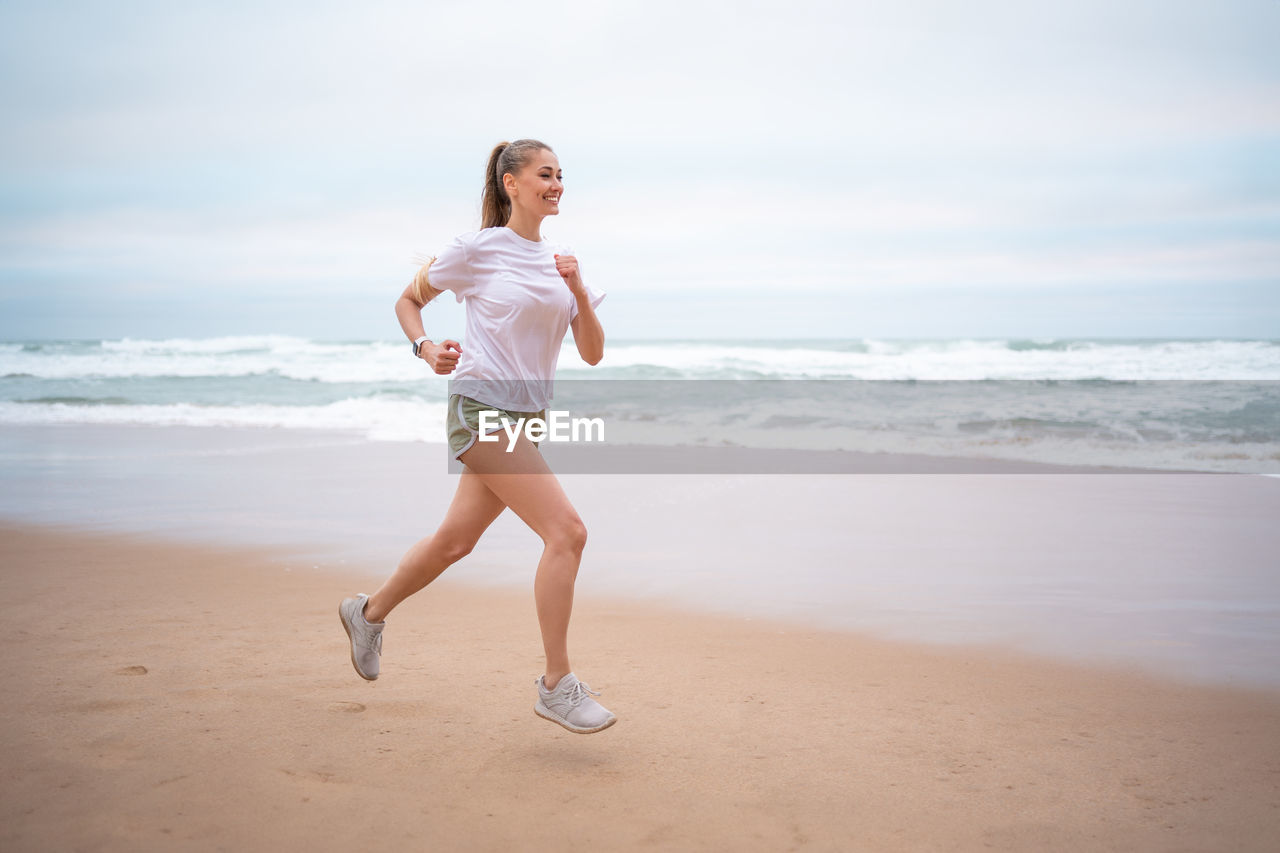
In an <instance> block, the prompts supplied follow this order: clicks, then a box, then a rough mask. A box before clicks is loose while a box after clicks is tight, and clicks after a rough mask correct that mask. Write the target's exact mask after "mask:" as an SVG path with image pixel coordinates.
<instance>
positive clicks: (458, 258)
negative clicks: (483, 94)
mask: <svg viewBox="0 0 1280 853" xmlns="http://www.w3.org/2000/svg"><path fill="white" fill-rule="evenodd" d="M562 179H563V173H562V172H561V170H560V162H559V160H557V158H556V155H555V152H553V151H552V150H551V149H550V148H549V147H548V146H546V145H545V144H543V143H541V142H538V141H537V140H534V139H520V140H517V141H515V142H512V143H509V144H508V143H505V142H504V143H501V144H499V145H498V146H496V147H495V148H494V149H493V152H492V154H491V155H490V157H489V166H488V170H487V172H486V175H485V186H484V193H483V196H482V220H483V221H482V227H481V230H479V231H475V232H471V233H468V234H464V235H462V236H461V237H459V238H457V239H456V240H454V241H453V243H452V244H451V245H450V246H449V247H448V248H446V249H445V250H444V251H443V252H441V253H440V255H439V256H438V257H436V258H435V259H434V260H433V261H432V262H431V263H429V264H428V265H426V266H424V267H423V268H422V269H421V270H419V271H418V274H417V275H416V276H415V277H414V280H413V282H411V283H410V284H409V286H408V287H407V288H405V291H404V293H403V294H401V296H400V299H399V300H398V301H397V302H396V317H397V318H399V320H400V325H401V327H402V328H403V329H404V332H405V334H406V335H407V336H408V337H409V339H410V340H412V341H413V351H414V354H415V355H416V356H418V357H419V358H422V359H423V360H425V361H426V362H427V364H429V365H430V366H431V369H432V370H434V371H435V372H436V373H437V374H440V375H448V374H455V370H456V374H455V376H454V378H455V382H454V383H452V384H453V385H454V388H462V389H464V390H465V392H466V393H465V394H451V396H450V398H449V412H448V416H449V430H448V431H449V446H450V453H451V454H452V455H453V458H455V459H458V460H460V461H461V462H462V463H463V464H464V466H465V467H464V468H463V471H462V474H461V475H460V476H459V478H458V490H457V492H456V493H455V494H454V497H453V502H452V503H451V504H450V506H449V510H448V512H447V513H446V514H445V517H444V521H443V522H442V523H441V525H440V527H439V529H437V530H436V532H435V534H434V535H432V536H429V537H427V538H426V539H423V540H422V541H420V542H418V543H417V544H416V545H414V546H413V547H412V548H410V549H409V551H408V552H407V553H406V554H405V555H404V558H403V559H401V561H400V565H399V567H397V569H396V571H395V573H394V574H392V576H391V577H390V578H389V579H387V581H386V583H384V584H383V585H382V587H381V588H380V589H379V590H378V591H377V592H375V593H374V594H373V595H371V596H365V595H364V594H360V595H357V596H356V597H355V598H349V599H347V600H345V601H343V602H342V605H341V606H340V607H339V609H338V612H339V615H340V616H341V617H342V625H343V627H344V628H345V629H346V631H347V635H348V637H349V638H350V640H351V662H352V664H353V665H354V666H355V669H356V672H357V673H359V674H360V676H361V677H362V678H365V679H367V680H370V681H372V680H373V679H375V678H377V677H378V670H379V656H380V654H381V651H382V629H383V627H384V625H385V622H384V620H385V618H386V616H387V614H388V613H390V612H391V611H392V609H393V608H394V607H395V606H396V605H397V604H399V603H400V602H401V601H404V600H405V599H406V598H408V597H409V596H410V595H413V594H414V593H415V592H417V591H418V590H420V589H422V588H423V587H425V586H426V585H427V584H429V583H431V581H433V580H435V578H436V577H438V576H439V575H440V573H441V572H443V571H444V570H445V569H446V568H448V567H449V566H450V565H451V564H453V563H454V562H456V561H457V560H459V559H461V558H462V557H463V556H465V555H466V554H468V553H469V552H470V551H471V549H472V548H473V547H474V546H475V544H476V542H477V540H479V538H480V536H481V534H483V533H484V531H485V529H486V528H488V526H489V525H490V523H492V522H493V520H494V519H495V518H497V517H498V515H499V514H500V513H501V512H502V511H503V510H504V509H505V508H507V507H510V508H511V509H512V510H513V511H514V512H515V513H516V515H518V516H519V517H520V518H521V520H523V521H524V522H525V523H526V524H528V525H529V527H530V528H531V529H532V530H533V531H534V532H535V533H537V534H538V536H539V537H540V538H541V539H542V542H543V550H542V557H541V559H539V561H538V570H537V575H536V577H535V579H534V599H535V602H536V604H537V611H538V623H539V627H540V628H541V630H542V645H543V650H544V652H545V653H546V672H545V673H544V674H543V675H542V676H541V677H540V678H539V679H538V681H537V686H538V700H537V704H536V705H535V706H534V711H535V712H536V713H537V714H538V715H539V716H541V717H544V718H546V719H548V720H551V721H553V722H556V723H559V724H560V725H562V726H564V727H565V728H566V729H569V730H570V731H573V732H579V733H584V734H585V733H590V732H598V731H601V730H603V729H606V728H608V727H609V726H611V725H613V724H614V722H616V717H615V716H614V715H613V714H612V713H610V712H609V711H608V710H606V709H605V708H603V707H601V705H600V704H599V703H598V702H596V701H595V700H594V699H592V698H591V696H593V695H595V696H598V695H599V694H598V693H594V692H593V691H591V690H590V689H589V688H588V687H587V685H586V684H584V683H582V682H581V681H579V680H578V679H577V677H576V676H575V675H574V674H573V672H572V670H571V667H570V666H569V651H568V645H567V635H568V630H569V614H570V612H571V610H572V608H573V584H574V579H575V578H576V577H577V573H578V564H579V562H580V561H581V559H582V549H583V546H584V545H585V543H586V539H587V530H586V527H585V526H584V525H583V523H582V519H581V518H579V517H578V513H577V511H576V510H574V508H573V504H572V503H570V501H569V498H568V496H567V495H566V494H565V492H564V489H562V488H561V486H560V483H559V481H558V480H557V479H556V477H555V475H554V474H552V473H551V469H549V468H548V467H547V464H546V462H545V461H543V458H542V454H541V453H540V452H539V450H538V448H537V445H536V444H535V443H533V442H531V441H530V440H529V439H528V438H527V437H526V435H525V434H524V433H523V432H521V433H517V435H516V438H515V439H514V446H513V447H511V448H510V449H508V446H507V443H508V439H507V437H506V433H505V432H504V431H503V430H502V429H501V428H499V429H498V430H497V435H496V436H491V437H490V438H488V439H485V440H477V439H479V438H480V436H479V428H480V417H479V416H480V413H481V412H482V411H492V412H495V413H496V415H489V416H488V419H487V422H488V423H490V424H492V423H498V422H500V419H501V418H503V417H506V418H508V419H510V420H511V421H516V420H517V419H518V418H520V417H530V416H532V415H534V414H539V415H540V414H542V412H543V411H545V409H546V406H547V404H548V403H549V402H550V396H551V395H550V391H551V378H552V377H553V376H554V374H555V367H556V358H557V356H558V355H559V352H560V345H561V343H562V342H563V340H564V335H565V331H566V330H567V328H568V327H572V328H573V339H574V342H575V343H576V344H577V347H578V353H579V354H580V355H581V356H582V358H583V360H585V361H586V362H587V363H588V364H596V363H597V362H599V361H600V358H601V357H602V356H603V355H604V330H603V328H601V326H600V320H599V319H598V318H597V317H596V313H595V308H596V306H597V305H599V304H600V300H602V299H603V298H604V294H603V293H601V292H598V291H595V290H593V289H591V288H588V287H587V286H586V284H584V283H583V281H582V275H581V273H580V272H579V270H578V262H577V259H576V258H574V257H573V256H572V255H571V254H568V253H567V252H566V253H560V254H556V253H554V252H553V250H552V247H551V246H550V245H549V244H548V243H546V242H545V241H543V239H542V235H541V226H542V220H543V219H545V218H546V217H548V216H555V215H556V214H558V213H559V212H560V198H561V196H562V195H563V193H564V185H563V184H562V183H561V181H562ZM445 290H451V291H453V293H454V296H455V297H456V298H457V300H458V301H459V302H462V301H463V300H465V301H466V303H467V308H466V313H467V320H466V327H467V333H466V341H467V348H466V350H465V351H464V350H463V348H462V347H461V346H460V345H459V344H458V342H457V341H453V340H446V341H444V342H442V343H439V344H437V343H434V342H432V341H431V340H429V339H427V337H426V335H425V334H424V333H423V325H422V313H421V312H422V309H423V307H424V306H425V305H426V303H428V302H430V301H431V300H432V299H434V298H435V297H436V296H438V295H440V293H442V292H443V291H445ZM454 388H451V389H450V390H451V391H452V390H454ZM493 438H497V439H499V440H497V441H494V440H492V439H493Z"/></svg>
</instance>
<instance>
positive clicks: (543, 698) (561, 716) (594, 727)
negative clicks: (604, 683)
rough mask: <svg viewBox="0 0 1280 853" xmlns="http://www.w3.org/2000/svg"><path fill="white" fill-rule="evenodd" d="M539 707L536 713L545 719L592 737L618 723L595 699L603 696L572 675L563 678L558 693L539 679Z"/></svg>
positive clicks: (534, 707)
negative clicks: (594, 733) (594, 697)
mask: <svg viewBox="0 0 1280 853" xmlns="http://www.w3.org/2000/svg"><path fill="white" fill-rule="evenodd" d="M537 684H538V704H536V705H534V706H533V712H534V713H535V714H537V715H538V716H539V717H542V718H543V719H546V720H550V721H551V722H553V723H559V724H560V725H562V726H564V727H565V728H566V729H568V730H569V731H571V732H577V733H578V734H580V735H589V734H591V733H592V732H599V731H604V730H605V729H607V728H609V726H612V725H613V724H614V723H616V722H618V718H617V717H615V716H614V715H613V712H611V711H610V710H609V709H608V708H605V707H604V706H602V705H601V704H600V703H599V702H597V701H596V700H594V699H592V698H591V697H592V696H599V695H600V694H599V693H597V692H595V691H594V690H592V689H591V688H590V687H588V686H587V685H585V684H583V683H582V682H581V681H579V680H578V677H577V676H576V675H574V674H573V673H572V672H571V673H569V674H568V675H566V676H565V677H564V678H562V679H560V682H559V683H558V684H556V688H555V690H548V689H547V684H546V682H545V681H543V680H542V676H538V681H537Z"/></svg>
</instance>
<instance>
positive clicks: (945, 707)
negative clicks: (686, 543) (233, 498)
mask: <svg viewBox="0 0 1280 853" xmlns="http://www.w3.org/2000/svg"><path fill="white" fill-rule="evenodd" d="M0 562H2V564H3V567H4V568H3V572H4V579H5V583H6V586H7V587H8V588H9V589H11V590H15V591H20V593H21V598H20V600H21V601H23V602H28V603H30V604H31V605H34V607H31V608H30V609H28V610H26V612H25V613H24V614H23V615H21V616H20V618H18V619H17V620H16V621H14V622H12V623H11V631H10V643H9V645H8V648H9V649H10V651H11V654H10V655H7V656H6V657H5V660H4V664H3V667H4V678H5V683H6V684H7V685H8V686H9V687H8V689H7V690H6V691H4V693H3V698H2V699H0V702H3V708H4V711H3V715H4V721H5V724H4V728H3V738H2V739H0V744H2V746H0V749H2V751H3V753H2V754H3V760H4V766H5V769H6V770H5V774H4V788H3V797H0V802H2V803H3V805H0V809H2V810H3V822H2V826H3V829H2V830H0V847H3V849H5V850H36V849H83V850H89V849H102V850H167V849H240V850H268V849H304V848H306V849H334V850H336V849H351V848H353V847H356V846H361V847H364V846H371V847H379V848H384V849H434V850H450V849H456V850H463V849H466V850H512V849H535V848H536V849H545V848H547V847H553V848H559V847H563V846H568V845H570V844H572V845H574V846H578V845H582V846H587V847H590V848H593V849H605V850H630V849H671V850H702V849H714V850H725V849H747V850H788V849H814V850H837V849H842V850H847V849H868V850H977V849H997V850H1028V849H1036V850H1223V849H1232V850H1264V849H1270V848H1271V843H1272V841H1273V840H1274V829H1275V826H1276V821H1277V817H1278V816H1280V694H1278V693H1277V692H1276V691H1264V690H1242V689H1229V688H1217V687H1214V688H1210V687H1203V686H1192V685H1187V684H1178V683H1174V682H1169V681H1161V680H1158V679H1154V678H1150V677H1146V676H1143V675H1139V674H1136V673H1135V672H1132V671H1117V670H1104V669H1091V668H1086V667H1080V666H1075V665H1070V664H1065V663H1060V662H1047V661H1045V660H1039V659H1032V658H1022V657H1016V656H1012V655H1009V654H1006V653H1000V652H996V651H993V650H990V649H987V650H983V651H975V650H973V649H965V648H942V647H937V646H920V645H912V644H904V643H890V642H885V641H878V640H872V639H869V638H867V637H865V636H861V635H858V634H854V633H850V632H823V631H815V630H811V629H805V628H803V627H800V626H797V625H793V624H787V623H785V622H775V621H766V620H761V619H758V618H757V619H748V618H745V617H731V616H715V617H712V616H696V617H695V616H691V615H690V614H689V613H687V612H682V611H676V610H670V609H665V608H662V607H660V606H657V605H655V604H653V603H644V602H636V601H627V600H620V599H616V598H608V597H603V596H598V595H590V594H582V595H580V596H579V599H578V602H577V605H576V614H575V622H574V628H573V631H572V634H571V640H572V643H573V647H574V648H575V649H576V660H575V666H576V668H577V670H578V672H579V674H580V675H581V676H582V677H583V678H584V679H585V680H587V681H588V682H589V683H591V684H592V686H593V687H595V688H596V689H601V690H603V696H602V699H603V700H604V701H605V702H606V703H607V704H608V705H609V706H610V707H611V708H613V709H614V710H616V712H617V713H618V714H619V717H620V722H619V724H618V725H617V726H615V727H613V728H612V729H610V730H608V731H607V732H604V733H601V734H599V735H593V736H579V735H573V734H570V733H568V732H564V731H562V730H560V729H558V728H556V727H554V726H552V725H550V724H548V723H546V722H545V721H542V720H540V719H538V718H537V717H536V716H534V714H533V713H532V705H533V701H534V696H533V680H534V678H535V677H536V676H537V675H538V674H539V672H540V669H539V664H540V660H539V646H538V640H537V628H536V621H535V617H534V613H533V605H532V596H531V595H530V594H529V593H528V592H527V591H520V590H500V589H477V588H474V587H468V586H465V585H461V584H458V583H453V582H450V581H449V580H448V578H447V576H446V578H444V579H442V580H441V581H439V582H437V584H435V585H433V586H432V587H431V588H430V589H429V590H428V591H427V592H426V593H424V594H422V595H420V596H418V597H416V598H414V599H413V600H411V601H410V602H409V603H407V604H406V605H405V606H404V607H402V608H401V609H400V610H398V611H397V612H396V613H395V614H393V616H394V618H393V621H392V622H391V623H390V624H389V628H388V633H387V637H386V648H385V652H384V667H383V676H382V678H381V679H380V680H379V681H377V682H375V683H372V684H370V683H366V682H363V681H361V680H360V679H359V678H357V677H356V676H355V674H354V673H353V672H352V670H351V666H350V662H349V660H348V656H347V649H346V646H345V635H344V634H343V633H342V630H341V627H340V626H339V624H338V620H337V617H336V613H335V608H336V605H337V602H338V600H339V599H340V598H341V597H342V596H343V595H346V594H349V593H351V592H354V591H357V589H358V588H364V587H366V586H368V585H369V575H368V574H367V573H364V572H357V571H347V572H345V573H341V572H333V571H317V570H316V569H314V568H313V567H312V566H311V565H309V564H308V563H307V561H305V560H301V559H297V558H295V557H292V556H290V552H289V550H288V549H286V548H274V549H273V548H264V547H254V548H247V547H240V548H227V547H222V548H217V547H211V546H208V545H200V546H189V545H181V544H174V543H160V542H155V541H149V540H147V539H145V538H141V537H136V536H134V537H129V536H122V535H106V534H100V533H98V534H89V533H83V532H75V531H73V530H69V529H54V528H48V527H36V526H31V525H26V526H13V525H10V526H6V527H4V528H3V530H2V532H0ZM11 612H12V611H11ZM13 615H15V616H17V615H18V614H17V613H14V614H13Z"/></svg>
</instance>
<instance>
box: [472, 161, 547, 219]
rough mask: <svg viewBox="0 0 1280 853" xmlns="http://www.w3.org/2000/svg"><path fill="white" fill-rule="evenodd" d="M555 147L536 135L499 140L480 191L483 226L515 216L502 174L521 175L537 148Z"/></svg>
mask: <svg viewBox="0 0 1280 853" xmlns="http://www.w3.org/2000/svg"><path fill="white" fill-rule="evenodd" d="M544 149H545V150H547V151H550V150H551V146H550V145H546V144H545V143H542V142H539V141H538V140H536V139H517V140H516V141H515V142H499V143H498V144H497V145H495V146H494V147H493V151H492V152H490V154H489V166H488V168H487V169H486V170H485V174H484V190H483V191H482V192H481V194H480V227H481V228H497V227H500V226H502V225H506V224H507V220H509V219H510V218H511V199H510V198H508V197H507V189H506V187H504V186H503V185H502V176H503V175H507V174H511V175H517V174H519V173H520V170H521V169H523V168H524V165H525V163H527V162H528V160H529V156H530V155H531V154H533V152H535V151H541V150H544Z"/></svg>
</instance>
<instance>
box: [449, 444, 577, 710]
mask: <svg viewBox="0 0 1280 853" xmlns="http://www.w3.org/2000/svg"><path fill="white" fill-rule="evenodd" d="M462 461H463V462H464V463H466V466H467V468H468V469H469V470H471V471H474V472H475V474H476V475H477V477H479V479H480V480H482V481H483V482H484V484H485V485H486V486H488V488H489V491H490V492H491V493H492V494H493V495H495V496H496V497H497V499H498V500H500V501H501V502H502V503H503V504H505V505H506V506H509V507H511V511H512V512H514V513H515V514H516V515H518V516H520V519H521V520H522V521H524V523H525V524H527V525H529V527H530V528H531V529H532V530H533V532H534V533H536V534H538V536H539V537H540V538H541V539H542V544H543V548H542V557H541V559H539V560H538V573H537V576H536V577H535V578H534V582H533V597H534V602H535V603H536V605H537V609H538V625H539V627H540V628H541V630H542V648H543V651H544V652H545V653H546V656H547V671H546V674H545V675H544V680H545V682H546V685H547V687H549V688H552V687H555V686H556V684H557V683H558V682H559V681H560V679H561V678H563V677H564V676H565V675H567V674H569V672H570V671H571V669H572V668H571V667H570V666H569V644H568V636H569V616H570V614H571V613H572V612H573V584H574V580H575V579H576V578H577V576H578V565H579V563H580V562H581V561H582V549H583V547H584V546H585V545H586V542H587V528H586V526H585V525H584V524H583V523H582V519H581V518H579V517H578V513H577V510H575V509H574V508H573V504H572V503H571V502H570V501H569V496H568V495H566V494H565V492H564V489H563V488H562V487H561V486H560V481H559V480H557V479H556V476H555V474H553V473H551V469H550V468H548V467H547V463H546V462H545V461H544V460H543V458H542V454H541V453H540V452H539V451H538V449H537V448H536V447H534V446H533V445H532V444H530V443H529V442H528V441H527V440H526V439H525V438H524V437H523V436H521V437H520V438H518V439H517V440H516V446H515V449H514V450H513V451H512V452H511V453H507V452H506V442H505V441H499V442H497V443H494V444H489V443H483V444H482V443H479V442H477V443H476V444H475V445H473V446H472V447H471V448H470V449H469V450H467V452H466V453H464V454H463V455H462Z"/></svg>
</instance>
